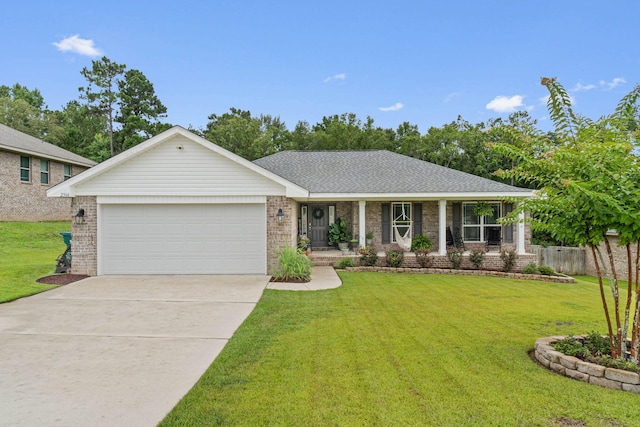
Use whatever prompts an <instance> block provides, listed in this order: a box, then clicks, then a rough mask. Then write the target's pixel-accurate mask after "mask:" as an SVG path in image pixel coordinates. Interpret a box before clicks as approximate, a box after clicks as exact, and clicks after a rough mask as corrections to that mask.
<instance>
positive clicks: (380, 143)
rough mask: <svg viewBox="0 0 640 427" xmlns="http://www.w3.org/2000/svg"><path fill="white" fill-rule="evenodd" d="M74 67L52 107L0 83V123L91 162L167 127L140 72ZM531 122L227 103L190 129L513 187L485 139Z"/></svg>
mask: <svg viewBox="0 0 640 427" xmlns="http://www.w3.org/2000/svg"><path fill="white" fill-rule="evenodd" d="M80 72H81V74H82V76H83V77H84V78H85V80H86V85H84V86H83V87H80V88H79V89H78V99H74V100H71V101H69V102H68V103H67V104H66V105H64V106H63V107H62V108H61V109H59V110H54V109H50V108H49V107H48V106H47V105H46V104H45V101H44V98H43V96H42V94H41V93H40V91H39V90H38V89H29V88H27V87H25V86H22V85H20V84H19V83H16V84H14V85H13V86H5V85H3V86H0V123H3V124H6V125H8V126H10V127H12V128H14V129H17V130H19V131H22V132H25V133H27V134H30V135H33V136H35V137H37V138H40V139H43V140H45V141H47V142H50V143H52V144H55V145H58V146H60V147H62V148H65V149H67V150H69V151H72V152H74V153H77V154H79V155H81V156H84V157H87V158H90V159H92V160H95V161H97V162H100V161H103V160H105V159H108V158H109V157H111V156H113V155H115V154H118V153H120V152H122V151H124V150H126V149H128V148H131V147H133V146H135V145H137V144H139V143H140V142H142V141H143V140H145V139H148V138H150V137H152V136H154V135H157V134H158V133H160V132H162V131H164V130H166V129H168V128H170V127H171V124H170V123H167V122H164V121H163V120H164V119H165V118H166V113H167V107H166V106H165V105H164V104H163V103H162V102H161V101H160V99H159V98H158V96H157V95H156V93H155V90H154V87H153V84H152V83H151V82H150V81H149V79H148V78H147V77H146V76H145V75H144V74H143V73H142V72H141V71H139V70H135V69H127V67H126V65H124V64H118V63H116V62H114V61H111V60H110V59H109V58H107V57H103V58H101V59H99V60H95V61H92V66H91V67H89V68H87V67H85V68H83V69H82V70H81V71H80ZM535 124H536V123H535V120H533V119H532V118H531V117H530V116H529V115H528V113H527V112H524V111H520V112H515V113H513V114H511V115H510V116H509V117H508V118H507V119H500V118H497V119H491V120H488V121H487V122H480V123H476V124H472V123H470V122H468V121H466V120H464V119H463V118H462V117H458V118H457V119H456V120H454V121H452V122H451V123H447V124H444V125H443V126H441V127H430V128H429V129H428V130H427V131H426V132H425V133H424V134H422V133H420V131H419V130H418V126H417V125H415V124H412V123H409V122H404V123H402V124H400V125H399V126H398V127H397V128H396V129H392V128H383V127H380V126H377V125H376V124H375V123H374V120H373V118H371V117H366V118H365V119H364V120H363V119H360V118H359V117H357V116H356V115H355V114H353V113H344V114H335V115H330V116H325V117H323V118H322V120H321V121H319V122H318V123H316V124H313V125H311V124H309V123H308V122H306V121H299V122H298V123H296V125H295V127H294V128H293V129H291V130H289V129H288V128H287V126H286V124H285V123H284V122H283V121H282V120H281V119H280V118H279V117H278V116H272V115H268V114H259V115H253V114H251V112H250V111H247V110H242V109H237V108H233V107H232V108H230V110H229V111H228V112H225V113H223V114H211V115H209V116H208V121H207V124H206V126H205V127H204V128H202V129H190V130H191V131H193V132H194V133H196V134H199V135H201V136H203V137H204V138H206V139H208V140H210V141H212V142H214V143H216V144H218V145H220V146H222V147H224V148H226V149H228V150H230V151H232V152H234V153H236V154H238V155H240V156H242V157H244V158H246V159H248V160H255V159H258V158H260V157H264V156H267V155H270V154H273V153H277V152H279V151H282V150H354V149H383V150H389V151H393V152H397V153H400V154H405V155H407V156H411V157H415V158H418V159H421V160H426V161H429V162H432V163H436V164H439V165H442V166H446V167H450V168H453V169H457V170H461V171H464V172H468V173H472V174H474V175H478V176H481V177H485V178H489V179H493V180H501V181H504V182H507V183H511V184H516V185H517V184H519V182H517V181H516V179H515V178H500V177H498V176H496V175H495V174H494V173H495V172H496V171H498V170H501V169H506V168H510V167H512V166H513V160H511V159H508V158H507V157H506V156H504V155H502V154H500V153H498V152H496V151H494V150H491V149H490V148H489V145H490V144H492V143H495V142H504V141H507V140H508V138H509V136H508V135H506V134H505V133H504V132H503V131H501V128H502V126H503V125H509V126H515V127H518V128H528V127H533V126H535Z"/></svg>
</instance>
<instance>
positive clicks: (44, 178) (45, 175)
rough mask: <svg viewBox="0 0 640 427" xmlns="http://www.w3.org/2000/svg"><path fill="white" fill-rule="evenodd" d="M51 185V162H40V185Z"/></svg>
mask: <svg viewBox="0 0 640 427" xmlns="http://www.w3.org/2000/svg"><path fill="white" fill-rule="evenodd" d="M48 183H49V160H40V184H48Z"/></svg>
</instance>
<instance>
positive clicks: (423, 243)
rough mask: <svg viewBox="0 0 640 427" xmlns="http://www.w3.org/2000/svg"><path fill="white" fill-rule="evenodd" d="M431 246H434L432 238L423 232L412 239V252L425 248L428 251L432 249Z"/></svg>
mask: <svg viewBox="0 0 640 427" xmlns="http://www.w3.org/2000/svg"><path fill="white" fill-rule="evenodd" d="M431 246H433V244H432V243H431V240H429V238H428V237H427V236H425V235H423V234H418V235H417V236H415V237H414V238H413V240H412V241H411V252H416V251H424V250H427V251H428V250H429V249H431Z"/></svg>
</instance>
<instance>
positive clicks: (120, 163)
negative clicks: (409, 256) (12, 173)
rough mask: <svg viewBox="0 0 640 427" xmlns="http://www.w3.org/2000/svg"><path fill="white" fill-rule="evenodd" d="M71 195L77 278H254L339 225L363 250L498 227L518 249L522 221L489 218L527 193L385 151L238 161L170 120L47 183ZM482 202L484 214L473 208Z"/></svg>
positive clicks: (524, 230) (478, 238) (525, 238)
mask: <svg viewBox="0 0 640 427" xmlns="http://www.w3.org/2000/svg"><path fill="white" fill-rule="evenodd" d="M47 194H48V195H49V196H50V197H63V198H71V199H72V200H73V210H74V211H77V212H78V214H82V215H80V216H77V217H76V218H75V219H74V221H73V226H72V232H73V241H72V253H73V264H72V271H73V272H74V273H78V274H89V275H96V274H97V275H104V274H243V273H244V274H265V273H267V272H270V271H271V270H272V268H273V266H274V265H275V264H276V260H277V252H278V251H279V250H280V249H281V248H283V247H285V246H286V245H292V246H294V245H296V242H297V239H298V238H299V236H308V237H309V238H310V240H311V244H312V246H313V247H314V248H322V247H326V246H327V237H326V234H327V227H328V226H329V224H331V223H332V222H334V221H335V220H336V219H337V218H343V219H345V220H346V222H347V224H348V227H349V228H350V230H351V232H352V233H353V235H357V236H358V238H359V241H360V244H362V245H364V243H365V237H366V234H367V232H372V233H373V236H374V237H373V245H374V246H376V247H377V248H379V249H385V248H389V247H394V245H395V244H396V236H398V235H399V234H398V233H397V232H396V230H398V231H400V232H401V233H402V235H403V236H404V235H405V234H407V232H409V231H408V230H409V229H410V230H411V231H410V232H409V234H413V235H417V234H426V235H428V236H429V237H430V239H431V240H432V241H433V242H434V249H433V250H434V251H437V253H438V254H440V255H444V254H445V253H446V238H447V237H446V236H447V228H449V229H450V230H456V232H457V233H459V234H460V236H461V238H462V239H464V241H465V246H466V248H467V249H472V248H473V247H474V245H475V246H477V247H478V248H484V242H485V240H486V236H487V233H488V230H489V229H490V228H492V227H493V228H496V227H498V228H499V229H500V230H501V232H502V236H503V239H502V240H503V248H507V247H510V248H512V249H514V250H516V251H517V252H518V253H520V254H525V253H526V250H527V247H528V245H529V240H530V238H529V231H528V227H525V224H524V221H522V222H521V223H520V224H517V225H516V226H502V225H498V224H497V223H496V218H498V217H500V216H503V215H504V214H505V213H506V212H508V211H509V210H510V209H511V207H512V205H510V204H508V203H505V202H503V201H502V200H503V199H504V198H506V197H516V198H522V197H530V196H531V191H530V190H527V189H522V188H517V187H513V186H510V185H506V184H502V183H499V182H495V181H491V180H488V179H484V178H480V177H477V176H474V175H470V174H467V173H463V172H459V171H455V170H452V169H448V168H445V167H441V166H437V165H434V164H431V163H428V162H424V161H421V160H417V159H413V158H411V157H407V156H403V155H400V154H396V153H391V152H388V151H384V150H372V151H283V152H280V153H278V154H274V155H272V156H268V157H265V158H262V159H259V160H257V161H255V162H251V161H248V160H246V159H244V158H242V157H240V156H238V155H236V154H234V153H231V152H229V151H227V150H225V149H223V148H221V147H219V146H217V145H215V144H213V143H212V142H210V141H208V140H206V139H204V138H201V137H199V136H197V135H195V134H193V133H191V132H189V131H187V130H185V129H184V128H182V127H179V126H176V127H173V128H171V129H169V130H167V131H165V132H163V133H161V134H159V135H157V136H155V137H153V138H151V139H149V140H147V141H145V142H143V143H141V144H139V145H138V146H136V147H133V148H131V149H129V150H127V151H125V152H123V153H121V154H119V155H117V156H115V157H113V158H111V159H109V160H107V161H105V162H103V163H100V164H99V165H97V166H95V167H93V168H91V169H89V170H87V171H85V172H83V173H82V174H80V175H78V176H75V177H73V178H71V179H69V180H67V181H64V182H62V183H60V184H59V185H57V186H56V187H54V188H51V189H50V190H48V192H47ZM478 201H485V202H487V203H489V204H490V205H491V206H492V207H493V210H494V212H495V214H494V215H493V216H492V217H489V216H487V217H478V216H476V215H475V214H474V213H473V208H474V206H475V203H477V202H478Z"/></svg>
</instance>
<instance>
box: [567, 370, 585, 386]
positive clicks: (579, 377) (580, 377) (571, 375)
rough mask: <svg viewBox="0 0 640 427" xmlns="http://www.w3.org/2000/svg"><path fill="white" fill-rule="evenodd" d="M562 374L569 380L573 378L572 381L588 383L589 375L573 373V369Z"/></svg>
mask: <svg viewBox="0 0 640 427" xmlns="http://www.w3.org/2000/svg"><path fill="white" fill-rule="evenodd" d="M564 374H565V375H566V376H568V377H569V378H573V379H574V380H578V381H584V382H587V383H588V382H589V375H587V374H584V373H582V372H579V371H575V370H573V369H566V370H565V371H564Z"/></svg>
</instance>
